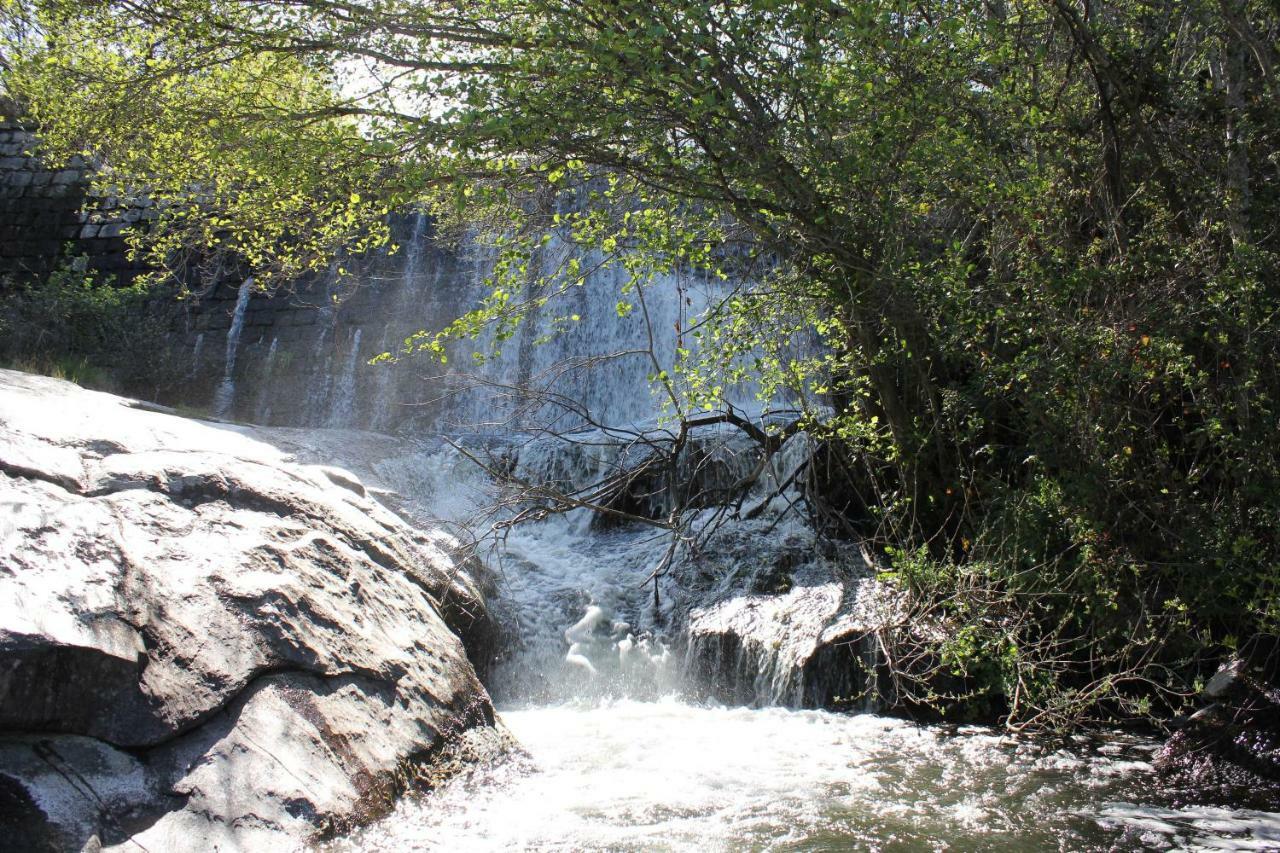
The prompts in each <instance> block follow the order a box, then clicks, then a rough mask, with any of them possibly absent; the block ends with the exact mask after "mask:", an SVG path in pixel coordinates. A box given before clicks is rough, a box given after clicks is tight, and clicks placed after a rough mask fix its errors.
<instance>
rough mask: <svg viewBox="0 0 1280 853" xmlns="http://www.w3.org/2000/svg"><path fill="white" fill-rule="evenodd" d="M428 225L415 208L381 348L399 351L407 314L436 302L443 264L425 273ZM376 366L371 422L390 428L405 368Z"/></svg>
mask: <svg viewBox="0 0 1280 853" xmlns="http://www.w3.org/2000/svg"><path fill="white" fill-rule="evenodd" d="M427 225H428V220H427V216H426V214H425V213H423V212H422V211H417V212H415V213H414V216H413V224H412V227H411V230H410V232H409V242H408V246H407V248H406V250H405V262H404V271H403V273H402V274H401V277H400V282H399V293H398V294H397V295H396V296H394V297H392V298H391V299H390V300H389V301H390V302H391V303H392V308H391V311H390V312H389V313H388V314H387V315H386V320H385V322H384V324H383V329H382V338H381V343H380V345H379V347H380V351H381V352H388V353H391V354H393V355H395V354H396V353H397V351H398V350H399V348H400V344H401V341H403V339H404V338H405V337H407V336H408V334H407V332H406V331H405V330H404V328H403V326H402V325H401V324H402V322H403V320H404V318H406V317H424V316H429V315H430V314H431V313H433V312H431V310H430V307H431V306H433V305H434V300H435V299H436V295H437V294H436V291H437V289H438V288H439V284H440V278H441V271H442V264H440V263H438V262H437V263H435V264H433V265H432V268H431V274H430V275H429V276H426V277H424V276H423V275H422V257H423V255H424V254H425V253H426V251H427V247H426V243H427ZM424 279H425V280H424ZM424 285H425V287H424ZM424 291H425V293H424ZM373 370H374V375H373V381H374V389H375V390H374V394H373V411H372V412H371V413H370V416H369V418H368V422H369V424H370V426H371V427H372V428H373V429H375V430H386V429H388V428H389V427H390V426H391V425H392V424H393V423H394V420H395V415H396V414H397V409H398V405H397V404H398V403H399V400H398V397H399V390H400V389H399V382H400V379H401V378H402V376H403V372H402V371H401V370H399V369H398V366H397V365H395V364H379V365H376V366H375V367H374V368H373Z"/></svg>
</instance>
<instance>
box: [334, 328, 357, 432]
mask: <svg viewBox="0 0 1280 853" xmlns="http://www.w3.org/2000/svg"><path fill="white" fill-rule="evenodd" d="M362 331H363V329H356V331H355V334H353V335H352V336H351V349H350V350H349V351H348V352H347V360H346V361H345V362H344V363H343V365H342V373H341V374H339V375H338V377H337V379H336V380H335V381H334V385H333V399H332V401H331V403H330V407H329V421H328V423H329V426H330V427H333V428H340V427H350V426H351V425H352V423H353V421H354V419H355V414H356V364H357V362H358V361H359V360H360V333H361V332H362Z"/></svg>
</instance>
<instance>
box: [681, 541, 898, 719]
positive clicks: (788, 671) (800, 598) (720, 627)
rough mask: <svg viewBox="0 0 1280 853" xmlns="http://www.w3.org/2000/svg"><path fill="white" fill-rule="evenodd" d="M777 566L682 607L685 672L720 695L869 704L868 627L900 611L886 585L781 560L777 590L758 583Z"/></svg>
mask: <svg viewBox="0 0 1280 853" xmlns="http://www.w3.org/2000/svg"><path fill="white" fill-rule="evenodd" d="M789 562H790V561H788V563H789ZM780 572H784V570H780V569H778V568H777V567H776V566H775V565H773V564H770V565H769V566H767V567H766V568H764V569H763V570H762V571H761V572H758V573H756V574H755V575H753V576H751V577H750V578H748V579H746V580H745V582H744V587H745V589H744V591H742V592H730V593H729V594H726V595H724V596H723V597H722V598H721V599H720V600H719V601H717V602H716V603H714V604H711V605H709V606H704V607H698V608H695V609H694V610H693V611H692V612H691V613H690V616H689V622H688V643H689V657H690V664H691V668H692V669H693V671H694V672H695V673H696V674H697V675H698V676H699V679H700V681H701V682H703V683H704V684H707V685H709V690H710V691H711V692H712V694H713V695H714V697H715V698H716V699H717V700H719V701H722V702H726V703H729V704H747V705H765V704H783V705H789V706H792V707H809V708H815V707H816V708H832V707H849V706H854V705H856V706H859V707H866V706H869V705H870V704H872V703H873V702H874V701H875V699H876V696H877V694H878V693H879V691H880V685H879V683H878V680H879V676H878V673H877V669H878V660H877V657H876V655H877V644H876V642H875V635H876V633H877V632H878V631H882V630H887V629H889V628H891V627H892V626H894V625H896V624H898V623H899V622H900V621H901V619H902V614H901V612H900V609H901V608H900V606H899V604H898V602H897V600H896V597H895V596H894V594H893V592H892V590H891V589H889V588H888V587H886V586H885V585H883V584H881V583H880V582H878V581H877V580H876V579H875V578H873V577H870V576H865V575H864V576H850V575H849V573H848V572H847V570H841V569H839V568H837V566H836V564H832V563H827V562H825V561H821V562H818V563H810V564H805V565H802V566H800V567H798V568H796V569H794V570H792V569H791V568H789V567H788V568H786V569H785V573H786V574H785V576H786V577H787V579H788V581H789V584H788V586H787V588H786V590H785V591H783V592H775V593H766V592H760V591H758V590H759V589H760V588H761V585H762V584H765V585H767V584H769V583H771V582H772V581H773V580H776V576H777V575H778V574H779V573H780ZM792 572H793V573H792Z"/></svg>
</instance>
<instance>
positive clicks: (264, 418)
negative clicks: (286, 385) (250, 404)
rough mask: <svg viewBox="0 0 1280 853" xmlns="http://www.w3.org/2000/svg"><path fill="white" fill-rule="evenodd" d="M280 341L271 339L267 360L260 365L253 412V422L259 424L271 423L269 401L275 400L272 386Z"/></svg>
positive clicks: (274, 390)
mask: <svg viewBox="0 0 1280 853" xmlns="http://www.w3.org/2000/svg"><path fill="white" fill-rule="evenodd" d="M279 348H280V339H279V338H272V339H271V346H270V347H269V348H268V349H267V359H266V361H264V362H263V363H262V375H261V377H259V380H258V406H257V409H256V411H255V412H254V415H253V417H254V421H255V422H256V423H260V424H269V423H271V401H272V400H273V399H274V398H275V393H276V388H275V387H274V385H273V381H274V379H275V372H276V357H277V351H278V350H279Z"/></svg>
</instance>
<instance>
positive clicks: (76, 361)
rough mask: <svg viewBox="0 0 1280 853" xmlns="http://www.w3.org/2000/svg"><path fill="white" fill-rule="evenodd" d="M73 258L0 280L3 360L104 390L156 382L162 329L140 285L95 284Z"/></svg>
mask: <svg viewBox="0 0 1280 853" xmlns="http://www.w3.org/2000/svg"><path fill="white" fill-rule="evenodd" d="M82 266H83V264H80V263H77V262H73V263H71V264H69V265H66V266H63V267H61V268H59V269H57V270H55V271H54V272H53V273H52V274H51V275H49V276H48V277H46V278H45V279H43V280H30V279H29V280H24V281H22V282H14V281H6V282H0V364H3V365H4V366H6V367H16V368H19V369H23V370H27V371H30V372H36V373H44V374H48V375H52V376H57V377H59V378H64V379H70V380H71V381H73V382H76V383H78V384H81V385H85V386H87V387H92V388H96V389H99V390H107V391H130V390H133V389H136V388H138V387H141V386H148V387H149V386H153V385H154V383H155V382H156V381H158V380H160V379H161V378H162V377H163V375H164V370H163V368H162V367H161V366H159V365H158V364H157V359H156V357H155V356H156V353H158V352H159V351H160V350H161V349H162V348H163V347H164V346H165V335H164V332H165V327H164V324H163V323H162V322H161V320H160V317H159V316H158V315H157V314H156V313H155V310H154V307H155V306H154V303H153V300H152V297H151V294H150V293H149V292H148V290H147V289H146V288H144V287H142V286H137V287H127V288H122V287H115V286H112V285H109V284H104V283H101V282H99V281H98V280H97V279H96V278H95V277H94V276H93V275H92V274H90V273H87V272H83V271H81V270H80V268H81V267H82Z"/></svg>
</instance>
